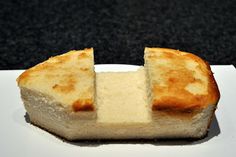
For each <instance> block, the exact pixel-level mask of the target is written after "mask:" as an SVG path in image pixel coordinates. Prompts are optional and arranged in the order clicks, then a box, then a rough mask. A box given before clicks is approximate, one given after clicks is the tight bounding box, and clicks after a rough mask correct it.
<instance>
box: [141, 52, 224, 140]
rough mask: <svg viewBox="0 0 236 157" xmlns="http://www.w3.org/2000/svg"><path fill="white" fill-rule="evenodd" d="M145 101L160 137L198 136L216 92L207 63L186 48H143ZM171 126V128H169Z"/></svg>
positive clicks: (206, 122) (216, 98) (212, 107)
mask: <svg viewBox="0 0 236 157" xmlns="http://www.w3.org/2000/svg"><path fill="white" fill-rule="evenodd" d="M144 58H145V69H146V74H147V80H148V81H147V86H148V94H149V105H150V106H151V108H152V116H153V119H156V121H157V122H158V123H161V124H163V125H162V127H160V130H159V131H160V132H163V135H161V137H163V138H172V137H176V138H181V137H191V138H197V137H202V136H204V135H205V134H206V133H207V128H208V127H209V125H210V122H211V119H212V116H213V114H214V111H215V108H216V104H217V103H218V101H219V98H220V94H219V90H218V87H217V84H216V82H215V79H214V77H213V74H212V72H211V69H210V66H209V65H208V63H206V62H205V61H203V60H202V59H201V58H199V57H197V56H195V55H193V54H191V53H187V52H181V51H179V50H173V49H166V48H145V57H144ZM173 130H174V131H173Z"/></svg>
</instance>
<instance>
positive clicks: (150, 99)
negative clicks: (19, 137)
mask: <svg viewBox="0 0 236 157" xmlns="http://www.w3.org/2000/svg"><path fill="white" fill-rule="evenodd" d="M93 66H94V62H93V50H92V49H85V50H81V51H71V52H68V53H66V54H64V55H60V56H56V57H53V58H50V59H49V60H48V61H45V62H43V63H41V64H39V65H36V66H35V67H33V68H30V69H28V70H26V71H25V72H24V73H23V74H21V75H20V76H19V78H18V79H17V81H18V86H19V87H20V89H21V97H22V100H23V102H24V105H25V108H26V110H27V113H28V114H29V117H30V121H31V122H32V123H33V124H36V125H38V126H40V127H42V128H45V129H46V130H48V131H50V132H52V133H54V134H57V135H59V136H61V137H63V138H65V139H68V140H79V139H141V138H142V139H153V138H199V137H202V136H204V135H205V134H206V132H207V128H208V126H209V124H210V121H211V117H212V116H213V114H214V110H215V108H216V104H217V102H218V100H219V91H218V87H217V85H216V83H215V80H214V77H213V75H212V73H211V70H210V67H209V65H208V64H207V63H205V62H204V61H203V60H202V59H200V58H198V57H196V56H195V55H193V54H190V53H185V52H180V51H177V50H171V49H160V48H146V49H145V67H143V66H141V67H140V68H139V69H138V70H137V71H132V72H103V73H97V74H96V77H95V72H94V70H93V69H94V67H93ZM95 78H96V79H95ZM95 91H96V92H95Z"/></svg>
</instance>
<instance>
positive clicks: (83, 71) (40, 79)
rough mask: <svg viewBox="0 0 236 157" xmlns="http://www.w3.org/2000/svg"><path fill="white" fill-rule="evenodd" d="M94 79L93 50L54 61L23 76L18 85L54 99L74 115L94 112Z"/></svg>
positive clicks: (26, 72) (48, 61) (67, 55)
mask: <svg viewBox="0 0 236 157" xmlns="http://www.w3.org/2000/svg"><path fill="white" fill-rule="evenodd" d="M94 76H95V72H94V56H93V48H90V49H84V50H79V51H76V50H72V51H70V52H67V53H65V54H62V55H58V56H55V57H51V58H49V59H48V60H46V61H44V62H42V63H40V64H38V65H36V66H34V67H32V68H30V69H28V70H26V71H25V72H23V73H22V74H21V75H20V76H19V77H18V78H17V83H18V86H19V87H25V88H28V89H32V90H39V91H40V92H42V93H45V94H48V95H49V96H52V97H53V98H54V99H55V100H56V101H58V102H60V103H61V104H62V105H63V106H64V107H68V106H69V107H71V108H72V109H73V110H74V112H77V111H93V110H94V108H95V106H94V105H95V104H94V93H95V87H94V82H95V81H94V80H95V79H94Z"/></svg>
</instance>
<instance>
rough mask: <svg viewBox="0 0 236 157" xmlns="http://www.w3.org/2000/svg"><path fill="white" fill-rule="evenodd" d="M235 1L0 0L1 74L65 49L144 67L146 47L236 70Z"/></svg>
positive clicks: (28, 65)
mask: <svg viewBox="0 0 236 157" xmlns="http://www.w3.org/2000/svg"><path fill="white" fill-rule="evenodd" d="M235 45H236V1H235V0H208V1H206V0H205V1H198V0H192V1H191V0H116V1H115V0H47V1H45V0H18V1H9V0H0V69H23V68H28V67H30V66H33V65H35V64H37V63H39V62H41V61H43V60H46V59H47V58H48V57H50V56H53V55H57V54H61V53H64V52H66V51H69V50H71V49H83V48H86V47H94V48H95V61H96V64H101V63H103V64H105V63H123V64H137V65H141V64H143V50H144V47H145V46H149V47H152V46H158V47H168V48H175V49H180V50H184V51H189V52H192V53H194V54H197V55H199V56H200V57H202V58H204V59H205V60H207V61H208V62H209V63H210V64H234V65H236V46H235Z"/></svg>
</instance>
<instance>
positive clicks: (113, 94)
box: [96, 67, 151, 124]
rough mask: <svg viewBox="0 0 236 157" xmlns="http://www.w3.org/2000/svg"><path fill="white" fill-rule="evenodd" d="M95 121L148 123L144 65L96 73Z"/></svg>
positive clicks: (149, 120)
mask: <svg viewBox="0 0 236 157" xmlns="http://www.w3.org/2000/svg"><path fill="white" fill-rule="evenodd" d="M96 77H97V78H96V81H97V82H96V90H97V96H96V102H97V106H98V111H97V116H98V117H97V118H98V119H97V122H99V123H113V124H114V123H149V122H151V118H150V113H149V107H148V105H147V95H146V83H145V71H144V68H143V67H142V68H140V69H139V70H138V71H135V72H113V73H112V72H107V73H97V75H96Z"/></svg>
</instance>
